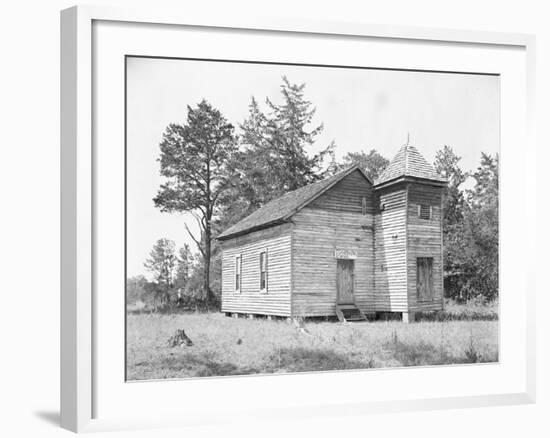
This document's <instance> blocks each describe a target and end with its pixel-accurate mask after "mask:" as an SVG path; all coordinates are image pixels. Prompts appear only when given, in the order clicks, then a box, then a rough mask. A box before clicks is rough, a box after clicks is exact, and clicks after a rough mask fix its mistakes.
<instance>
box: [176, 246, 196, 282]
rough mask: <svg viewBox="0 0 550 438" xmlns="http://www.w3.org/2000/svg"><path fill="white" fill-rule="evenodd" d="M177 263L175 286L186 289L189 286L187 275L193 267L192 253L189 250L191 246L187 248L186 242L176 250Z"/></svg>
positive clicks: (188, 275)
mask: <svg viewBox="0 0 550 438" xmlns="http://www.w3.org/2000/svg"><path fill="white" fill-rule="evenodd" d="M177 263H178V267H177V270H176V287H178V288H182V289H183V290H186V289H188V286H189V277H190V275H191V270H192V268H193V253H192V252H191V248H189V245H188V244H187V243H186V244H185V245H184V246H183V247H182V248H180V250H179V252H178V257H177Z"/></svg>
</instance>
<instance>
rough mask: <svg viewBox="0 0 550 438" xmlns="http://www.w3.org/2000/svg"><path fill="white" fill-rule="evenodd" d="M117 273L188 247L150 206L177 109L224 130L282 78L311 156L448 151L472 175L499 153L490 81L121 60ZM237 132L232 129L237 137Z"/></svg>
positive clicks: (170, 221)
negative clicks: (120, 266) (307, 104)
mask: <svg viewBox="0 0 550 438" xmlns="http://www.w3.org/2000/svg"><path fill="white" fill-rule="evenodd" d="M126 70H127V78H126V80H127V114H126V116H127V201H126V202H127V273H128V276H129V277H131V276H134V275H145V276H146V277H148V278H150V276H149V273H148V272H147V271H146V270H145V268H144V267H143V262H144V261H145V259H146V258H147V257H148V255H149V252H150V251H151V248H152V246H153V245H154V243H155V242H156V241H157V240H158V239H160V238H163V237H165V238H168V239H171V240H173V241H174V242H175V243H176V245H177V247H178V248H179V247H181V246H183V245H184V244H185V243H188V244H189V245H190V246H191V247H192V248H193V250H196V246H195V245H194V243H193V241H192V240H191V238H190V237H189V235H188V234H187V231H186V230H185V226H184V224H185V223H187V224H188V226H189V227H190V228H191V230H192V231H195V232H196V234H197V235H198V228H197V226H196V224H195V221H194V219H193V218H192V217H191V216H190V215H188V214H177V213H176V214H168V213H161V212H160V210H159V209H157V208H155V206H154V204H153V201H152V199H153V198H154V197H155V196H156V194H157V191H158V188H159V186H160V184H162V182H163V178H162V177H161V176H160V174H159V169H160V166H159V163H158V161H157V160H158V158H159V153H160V150H159V143H160V141H161V139H162V134H163V132H164V130H165V129H166V127H167V125H168V124H170V123H180V124H183V123H184V122H185V120H186V117H187V106H188V105H190V106H195V105H196V104H197V103H199V102H200V101H201V100H202V99H206V100H208V101H209V102H210V103H211V104H212V105H213V106H214V107H216V108H217V109H219V110H220V111H221V112H222V114H223V115H224V116H225V117H226V118H227V119H228V120H229V121H230V122H231V123H232V124H233V125H234V126H236V127H237V126H238V125H239V124H240V123H242V121H243V120H244V119H245V118H246V117H247V114H248V105H249V104H250V100H251V98H252V96H254V97H255V98H256V99H257V100H258V101H259V103H260V105H261V107H262V108H264V109H265V104H264V102H265V98H266V97H269V98H270V99H271V100H272V101H274V102H275V103H278V102H281V95H280V86H281V83H282V77H283V76H286V77H287V78H288V79H289V80H290V82H291V83H300V84H301V83H305V84H306V88H305V90H304V92H305V97H306V98H307V99H308V100H309V101H311V102H312V103H313V104H314V106H315V107H316V108H317V112H316V114H315V118H314V123H315V126H317V124H320V123H323V124H324V130H323V132H322V133H321V134H320V135H319V136H318V137H317V141H316V144H315V145H314V146H313V147H312V148H311V152H315V151H318V150H320V149H322V148H324V147H326V146H327V145H328V144H329V143H330V142H331V141H332V140H334V141H335V142H336V145H337V146H336V157H337V158H338V159H339V158H341V157H342V156H344V155H345V154H346V153H347V152H354V151H360V150H364V151H366V152H368V151H369V150H370V149H373V148H374V149H376V150H377V151H378V152H380V153H381V154H382V155H383V156H385V157H386V158H388V159H391V158H393V156H394V155H395V154H396V153H397V151H398V149H399V148H400V147H401V146H402V145H403V144H404V143H405V142H406V140H407V135H409V136H410V143H411V144H413V145H415V146H416V147H417V148H418V150H419V151H420V152H421V153H422V155H423V156H424V157H425V158H426V159H427V160H428V162H430V163H433V161H434V158H435V153H436V151H437V150H439V149H441V148H442V147H443V145H449V146H451V147H452V148H453V150H454V151H455V152H456V153H457V154H458V155H459V156H461V157H462V160H461V162H460V164H461V167H462V169H463V170H465V171H468V170H474V169H475V168H476V167H477V166H478V164H479V159H480V156H481V152H485V153H490V154H495V153H497V152H498V150H499V132H500V126H499V123H500V112H499V108H500V104H499V95H500V94H499V79H498V77H496V76H486V75H472V74H459V73H431V72H411V71H392V70H376V69H352V68H341V67H338V68H331V67H310V66H288V65H267V64H249V63H232V62H212V61H193V60H181V59H155V58H128V59H127V69H126ZM237 131H238V129H237Z"/></svg>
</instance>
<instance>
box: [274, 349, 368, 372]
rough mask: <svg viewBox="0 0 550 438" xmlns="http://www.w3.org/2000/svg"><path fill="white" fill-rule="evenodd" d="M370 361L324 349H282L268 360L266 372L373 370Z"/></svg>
mask: <svg viewBox="0 0 550 438" xmlns="http://www.w3.org/2000/svg"><path fill="white" fill-rule="evenodd" d="M373 366H374V364H373V361H372V360H369V361H362V360H357V359H354V358H352V357H349V356H344V355H342V354H338V353H335V352H334V351H331V350H326V349H309V348H283V349H280V350H278V351H276V352H275V353H273V354H272V355H271V356H269V358H268V365H267V367H266V370H265V371H266V372H277V371H286V372H300V371H329V370H351V369H362V368H373Z"/></svg>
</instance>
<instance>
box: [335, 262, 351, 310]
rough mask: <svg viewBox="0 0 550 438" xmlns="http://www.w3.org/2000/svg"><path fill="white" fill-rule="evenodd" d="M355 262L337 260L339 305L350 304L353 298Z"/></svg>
mask: <svg viewBox="0 0 550 438" xmlns="http://www.w3.org/2000/svg"><path fill="white" fill-rule="evenodd" d="M353 265H354V263H353V260H337V264H336V290H337V293H338V304H350V303H353V302H354V298H353V280H354V279H353Z"/></svg>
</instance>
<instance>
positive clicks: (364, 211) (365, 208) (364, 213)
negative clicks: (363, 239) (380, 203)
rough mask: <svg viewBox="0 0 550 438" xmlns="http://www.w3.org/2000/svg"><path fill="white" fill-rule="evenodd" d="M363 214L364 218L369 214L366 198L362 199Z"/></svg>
mask: <svg viewBox="0 0 550 438" xmlns="http://www.w3.org/2000/svg"><path fill="white" fill-rule="evenodd" d="M361 213H362V214H363V216H365V215H366V214H367V198H365V197H364V196H363V197H362V198H361Z"/></svg>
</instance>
